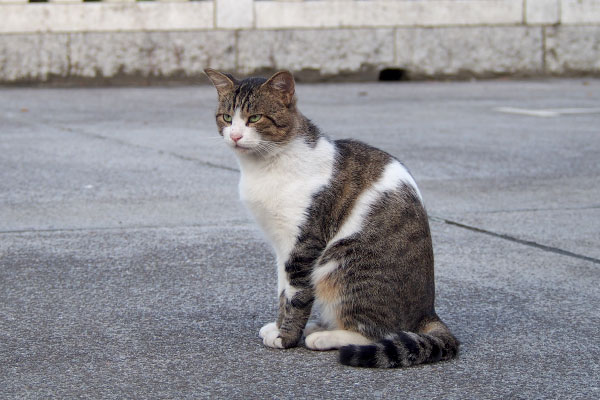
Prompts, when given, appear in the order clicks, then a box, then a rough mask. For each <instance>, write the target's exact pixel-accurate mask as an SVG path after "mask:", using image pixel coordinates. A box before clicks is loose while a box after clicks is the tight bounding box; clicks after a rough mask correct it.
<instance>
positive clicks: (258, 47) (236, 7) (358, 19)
mask: <svg viewBox="0 0 600 400" xmlns="http://www.w3.org/2000/svg"><path fill="white" fill-rule="evenodd" d="M207 66H210V67H213V68H217V69H222V70H227V71H231V72H236V73H239V74H252V73H257V72H261V71H262V72H265V71H271V70H276V69H284V68H285V69H291V70H293V71H295V72H296V73H297V74H298V76H299V77H300V78H301V79H304V80H322V79H328V78H337V79H340V77H341V79H355V78H360V79H376V78H377V77H378V74H379V72H380V71H381V70H383V69H388V68H397V69H401V70H404V71H406V73H407V75H408V76H409V77H444V76H457V77H461V76H481V77H488V76H498V75H516V76H528V75H533V76H539V75H573V74H594V75H600V0H370V1H366V0H321V1H318V0H316V1H315V0H313V1H298V0H287V1H277V0H271V1H269V0H262V1H260V0H214V1H208V0H205V1H145V2H131V1H127V0H116V1H115V0H112V1H104V2H90V3H87V2H86V3H82V2H81V1H80V0H54V1H52V2H49V3H25V2H23V0H0V82H4V83H19V82H54V81H67V80H68V81H80V80H91V81H94V82H105V81H117V82H118V81H134V82H138V83H140V82H143V81H150V80H156V79H157V78H163V79H175V80H181V79H183V80H189V79H192V80H194V79H199V78H200V77H201V76H202V70H203V69H204V68H205V67H207Z"/></svg>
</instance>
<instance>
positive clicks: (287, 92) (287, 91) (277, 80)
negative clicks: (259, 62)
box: [262, 71, 296, 105]
mask: <svg viewBox="0 0 600 400" xmlns="http://www.w3.org/2000/svg"><path fill="white" fill-rule="evenodd" d="M262 86H263V87H268V88H269V89H271V90H272V91H273V92H275V93H277V94H278V95H280V96H281V98H282V100H283V101H284V103H285V104H286V105H287V104H290V103H291V102H292V100H293V98H294V93H295V91H296V84H295V83H294V77H293V76H292V74H291V73H290V72H289V71H280V72H277V73H276V74H275V75H273V76H272V77H270V78H269V80H268V81H266V82H265V83H263V84H262Z"/></svg>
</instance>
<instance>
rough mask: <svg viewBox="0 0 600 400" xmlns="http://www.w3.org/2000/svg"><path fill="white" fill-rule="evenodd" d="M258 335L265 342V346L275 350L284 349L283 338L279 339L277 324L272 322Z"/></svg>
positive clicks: (261, 329)
mask: <svg viewBox="0 0 600 400" xmlns="http://www.w3.org/2000/svg"><path fill="white" fill-rule="evenodd" d="M258 335H259V336H260V337H261V339H262V340H263V344H264V345H265V346H267V347H272V348H274V349H283V344H282V342H281V338H280V337H279V329H278V328H277V324H276V323H275V322H271V323H269V324H266V325H265V326H263V327H262V328H260V331H259V332H258Z"/></svg>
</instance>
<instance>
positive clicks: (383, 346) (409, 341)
mask: <svg viewBox="0 0 600 400" xmlns="http://www.w3.org/2000/svg"><path fill="white" fill-rule="evenodd" d="M421 332H422V333H412V332H400V333H397V334H394V335H391V336H390V337H389V338H387V339H383V340H380V341H378V342H376V343H373V344H370V345H366V346H357V345H349V346H344V347H342V348H340V362H341V363H342V364H344V365H351V366H353V367H368V368H398V367H410V366H412V365H418V364H425V363H433V362H436V361H444V360H449V359H451V358H454V357H456V355H457V354H458V347H459V342H458V340H457V339H456V338H455V337H454V336H453V335H452V333H451V332H450V330H449V329H448V328H447V327H446V325H444V323H443V322H441V321H433V322H430V323H428V324H427V325H426V327H425V329H423V330H422V331H421Z"/></svg>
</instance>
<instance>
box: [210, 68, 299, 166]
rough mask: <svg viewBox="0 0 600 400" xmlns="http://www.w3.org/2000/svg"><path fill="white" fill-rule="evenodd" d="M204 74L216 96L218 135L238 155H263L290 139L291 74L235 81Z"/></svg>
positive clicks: (293, 115)
mask: <svg viewBox="0 0 600 400" xmlns="http://www.w3.org/2000/svg"><path fill="white" fill-rule="evenodd" d="M204 72H205V73H206V75H208V77H209V78H210V80H211V81H212V83H213V85H214V86H215V88H216V89H217V93H218V95H219V105H218V107H217V112H216V119H217V127H218V128H219V133H220V134H221V135H222V136H223V138H224V140H225V142H226V143H227V144H228V145H229V146H231V147H232V148H234V149H235V151H236V152H237V153H239V154H252V155H256V156H266V155H268V154H271V153H273V152H274V151H276V150H277V149H278V148H280V147H281V146H283V145H285V144H286V143H288V142H289V141H290V140H291V139H292V138H293V136H294V131H295V129H294V128H295V125H296V120H297V111H296V98H295V96H294V91H295V84H294V78H293V77H292V74H291V73H289V72H287V71H282V72H278V73H276V74H275V75H273V76H272V77H271V78H269V79H265V78H256V77H255V78H247V79H244V80H237V79H235V78H234V77H233V76H231V75H229V74H224V73H221V72H218V71H215V70H213V69H206V70H205V71H204Z"/></svg>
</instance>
